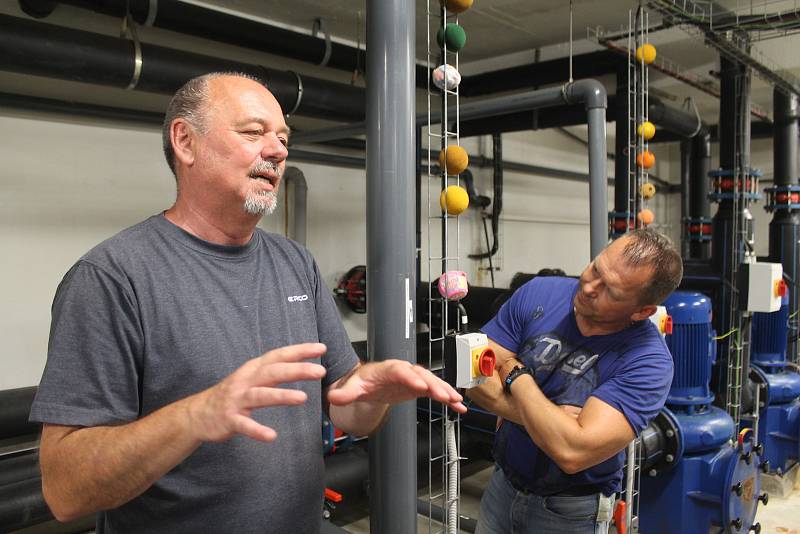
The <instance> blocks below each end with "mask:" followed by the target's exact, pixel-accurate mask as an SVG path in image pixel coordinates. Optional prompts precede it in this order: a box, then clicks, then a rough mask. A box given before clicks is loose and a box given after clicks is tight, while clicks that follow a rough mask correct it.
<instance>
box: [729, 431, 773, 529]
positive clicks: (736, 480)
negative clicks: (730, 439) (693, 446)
mask: <svg viewBox="0 0 800 534" xmlns="http://www.w3.org/2000/svg"><path fill="white" fill-rule="evenodd" d="M750 431H751V429H745V430H743V431H742V433H741V434H740V436H739V440H738V443H737V444H736V450H735V453H734V454H733V455H732V456H731V457H730V460H729V462H728V465H727V466H726V469H727V477H726V478H725V489H726V490H727V491H724V492H723V494H722V520H723V525H722V526H723V528H726V529H728V530H727V532H731V533H733V534H740V533H746V532H749V531H750V527H751V526H752V525H753V521H754V520H755V517H756V510H757V509H758V503H759V500H761V501H763V502H766V500H767V499H768V497H767V496H766V493H765V494H762V493H761V471H760V469H759V466H760V465H761V458H760V456H759V455H758V454H756V452H755V451H754V450H753V444H752V442H751V441H749V440H747V439H744V435H745V434H747V433H749V432H750Z"/></svg>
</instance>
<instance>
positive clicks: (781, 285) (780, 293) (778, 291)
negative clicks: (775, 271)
mask: <svg viewBox="0 0 800 534" xmlns="http://www.w3.org/2000/svg"><path fill="white" fill-rule="evenodd" d="M775 296H777V297H781V298H783V297H785V296H786V282H784V281H783V280H778V281H777V282H775Z"/></svg>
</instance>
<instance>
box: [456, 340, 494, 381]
mask: <svg viewBox="0 0 800 534" xmlns="http://www.w3.org/2000/svg"><path fill="white" fill-rule="evenodd" d="M494 363H495V356H494V351H493V350H492V349H491V348H489V339H488V338H487V337H486V334H481V333H471V334H459V335H456V336H448V337H447V338H446V339H445V364H444V371H445V372H444V375H445V380H446V381H447V382H448V383H449V384H450V385H452V386H453V387H456V388H474V387H476V386H480V385H481V384H483V383H484V382H485V381H486V379H487V378H489V377H490V376H492V373H494Z"/></svg>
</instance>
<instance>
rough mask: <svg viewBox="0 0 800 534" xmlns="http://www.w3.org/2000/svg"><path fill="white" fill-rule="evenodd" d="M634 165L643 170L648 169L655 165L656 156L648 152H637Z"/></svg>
mask: <svg viewBox="0 0 800 534" xmlns="http://www.w3.org/2000/svg"><path fill="white" fill-rule="evenodd" d="M636 164H637V165H638V166H639V167H641V168H643V169H649V168H650V167H652V166H653V165H655V164H656V156H655V154H653V153H652V152H650V151H649V150H645V151H643V152H639V153H638V154H636Z"/></svg>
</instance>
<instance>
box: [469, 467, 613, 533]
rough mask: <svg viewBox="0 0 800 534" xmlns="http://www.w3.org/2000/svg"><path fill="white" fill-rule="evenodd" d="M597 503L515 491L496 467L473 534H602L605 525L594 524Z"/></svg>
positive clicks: (594, 497)
mask: <svg viewBox="0 0 800 534" xmlns="http://www.w3.org/2000/svg"><path fill="white" fill-rule="evenodd" d="M598 499H599V494H594V495H587V496H581V497H572V496H562V495H550V496H547V497H542V496H540V495H534V494H532V493H527V492H523V491H518V490H517V489H516V488H514V487H513V486H512V485H511V483H510V482H509V481H508V480H507V479H506V476H505V475H504V474H503V471H502V469H500V468H499V467H495V471H494V474H493V475H492V479H491V481H490V482H489V487H487V488H486V491H485V492H484V493H483V498H482V499H481V512H480V517H479V518H478V527H477V529H476V530H475V534H564V533H569V534H605V533H606V532H607V529H608V522H607V521H601V522H598V521H597V509H598Z"/></svg>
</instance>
